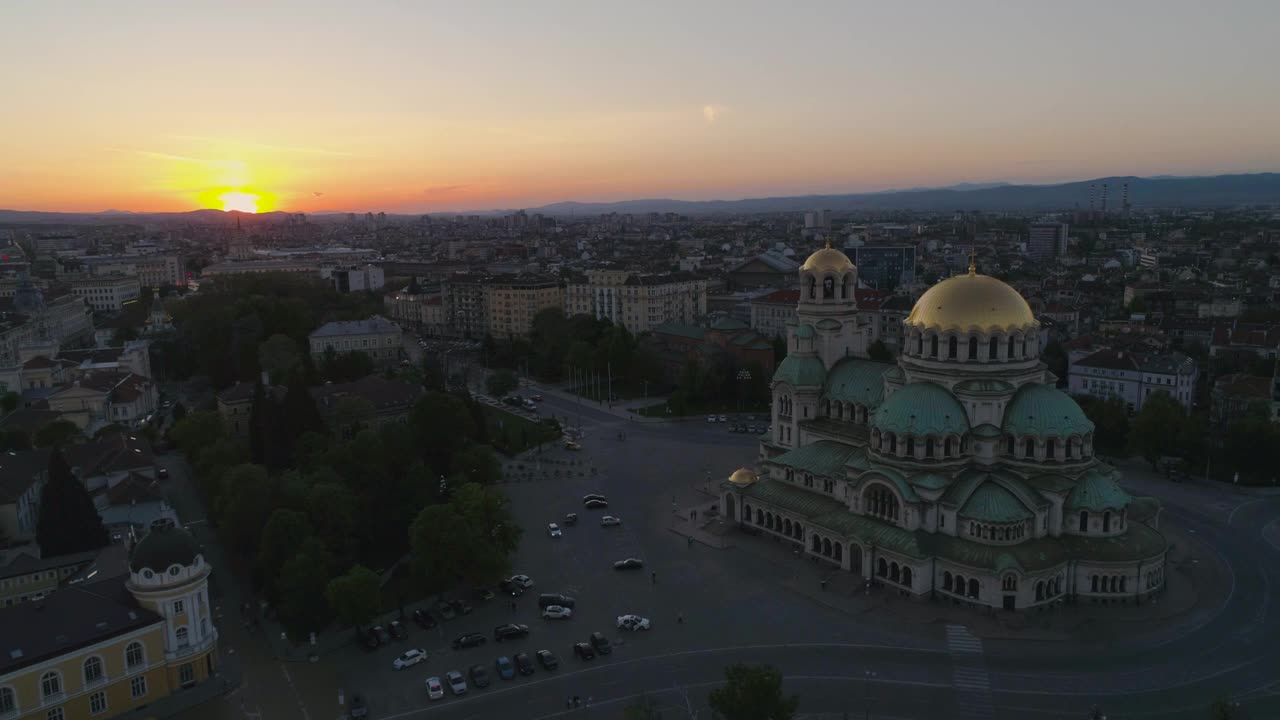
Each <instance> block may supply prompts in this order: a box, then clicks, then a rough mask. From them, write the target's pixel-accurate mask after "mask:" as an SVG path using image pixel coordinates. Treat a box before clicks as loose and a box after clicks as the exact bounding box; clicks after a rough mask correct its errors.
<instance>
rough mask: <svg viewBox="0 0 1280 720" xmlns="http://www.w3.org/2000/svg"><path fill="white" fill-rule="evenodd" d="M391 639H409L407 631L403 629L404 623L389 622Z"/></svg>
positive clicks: (397, 621)
mask: <svg viewBox="0 0 1280 720" xmlns="http://www.w3.org/2000/svg"><path fill="white" fill-rule="evenodd" d="M391 637H393V638H395V639H397V640H404V639H405V638H407V637H409V631H408V630H406V629H405V627H404V623H402V622H400V621H399V620H392V621H391Z"/></svg>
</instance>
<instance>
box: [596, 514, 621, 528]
mask: <svg viewBox="0 0 1280 720" xmlns="http://www.w3.org/2000/svg"><path fill="white" fill-rule="evenodd" d="M621 524H622V521H621V520H619V519H618V518H616V517H614V516H612V515H605V516H604V517H602V518H600V527H613V526H614V525H621Z"/></svg>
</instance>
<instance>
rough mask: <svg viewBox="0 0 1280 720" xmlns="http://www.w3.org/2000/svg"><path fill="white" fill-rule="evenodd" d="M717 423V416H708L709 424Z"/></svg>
mask: <svg viewBox="0 0 1280 720" xmlns="http://www.w3.org/2000/svg"><path fill="white" fill-rule="evenodd" d="M715 421H716V416H715V415H708V416H707V422H709V423H713V422H715Z"/></svg>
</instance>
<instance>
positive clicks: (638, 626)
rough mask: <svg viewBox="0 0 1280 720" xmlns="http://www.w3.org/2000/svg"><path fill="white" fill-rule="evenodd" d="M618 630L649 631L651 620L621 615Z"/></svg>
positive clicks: (637, 616)
mask: <svg viewBox="0 0 1280 720" xmlns="http://www.w3.org/2000/svg"><path fill="white" fill-rule="evenodd" d="M618 628H619V629H621V630H648V629H649V618H642V617H640V616H639V615H619V616H618Z"/></svg>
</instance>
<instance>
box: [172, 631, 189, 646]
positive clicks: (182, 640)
mask: <svg viewBox="0 0 1280 720" xmlns="http://www.w3.org/2000/svg"><path fill="white" fill-rule="evenodd" d="M174 636H175V637H176V638H177V639H178V647H180V648H184V647H186V646H187V645H189V644H190V643H189V641H188V632H187V628H186V627H185V626H184V627H180V628H178V630H177V632H175V633H174Z"/></svg>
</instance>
